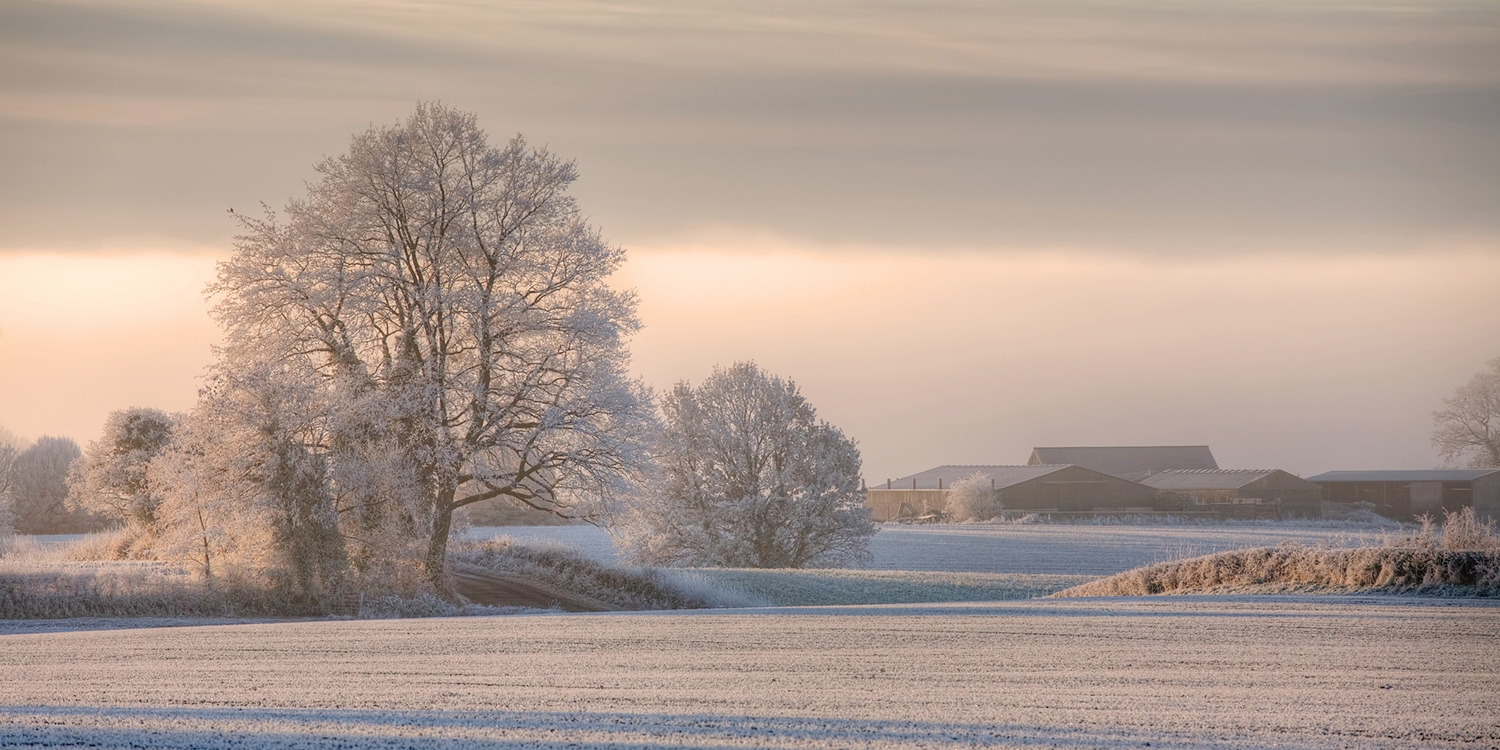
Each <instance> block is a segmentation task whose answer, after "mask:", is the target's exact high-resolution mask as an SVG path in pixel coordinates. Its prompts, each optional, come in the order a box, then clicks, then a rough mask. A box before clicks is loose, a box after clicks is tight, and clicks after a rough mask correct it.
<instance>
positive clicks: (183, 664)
mask: <svg viewBox="0 0 1500 750" xmlns="http://www.w3.org/2000/svg"><path fill="white" fill-rule="evenodd" d="M1497 634H1500V607H1497V606H1496V605H1495V602H1493V601H1478V600H1466V601H1427V600H1420V599H1413V598H1404V597H1369V598H1312V597H1307V598H1298V597H1280V598H1276V597H1244V598H1233V597H1221V598H1211V597H1174V598H1149V599H1134V600H1131V599H1092V600H1066V601H1050V600H1033V601H1023V602H1006V603H991V604H953V605H905V606H873V607H832V608H806V609H785V610H743V611H729V612H696V613H650V614H606V615H564V614H547V615H534V616H519V617H478V618H456V619H454V618H437V619H425V620H381V621H331V622H330V621H325V622H302V623H281V624H249V625H221V626H206V627H191V628H167V629H136V630H117V631H83V632H52V633H33V634H13V635H7V636H3V639H0V676H3V679H0V704H3V708H0V745H3V746H6V747H11V746H22V747H25V746H75V747H83V746H87V747H182V748H187V747H239V748H270V747H300V748H323V747H327V748H335V747H340V748H347V747H439V746H453V745H460V746H468V747H516V746H526V747H619V748H655V747H663V748H665V747H714V748H718V747H789V746H798V747H934V746H970V747H1063V748H1088V747H1100V748H1127V747H1129V748H1138V747H1148V746H1149V747H1153V748H1194V747H1236V748H1271V747H1293V748H1449V747H1451V748H1486V747H1495V746H1496V745H1497V744H1500V725H1497V722H1496V721H1495V717H1496V716H1500V650H1497V649H1496V639H1497Z"/></svg>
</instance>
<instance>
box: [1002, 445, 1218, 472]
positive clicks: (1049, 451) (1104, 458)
mask: <svg viewBox="0 0 1500 750" xmlns="http://www.w3.org/2000/svg"><path fill="white" fill-rule="evenodd" d="M1026 463H1027V464H1028V465H1033V466H1034V465H1039V464H1074V465H1076V466H1082V467H1084V468H1085V469H1093V470H1094V471H1098V472H1103V473H1105V474H1108V475H1110V476H1114V477H1120V478H1122V479H1129V480H1131V481H1139V480H1141V479H1142V478H1145V477H1148V476H1151V475H1152V474H1156V473H1159V472H1163V471H1170V470H1172V469H1217V468H1219V462H1218V461H1215V460H1214V454H1213V451H1210V450H1209V449H1208V446H1206V445H1114V446H1071V447H1052V448H1032V449H1031V459H1030V460H1028V461H1027V462H1026Z"/></svg>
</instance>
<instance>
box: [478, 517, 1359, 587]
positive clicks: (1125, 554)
mask: <svg viewBox="0 0 1500 750" xmlns="http://www.w3.org/2000/svg"><path fill="white" fill-rule="evenodd" d="M1381 534H1382V532H1379V531H1361V530H1344V529H1329V528H1316V527H1308V526H1296V525H1290V524H1288V525H1268V526H1248V525H1247V526H1073V525H1049V524H1038V525H1021V526H1011V525H995V526H991V525H984V524H947V525H934V526H897V525H894V524H888V525H885V526H882V527H880V532H879V533H877V534H876V535H875V538H874V539H873V540H872V541H871V544H870V551H871V553H872V555H873V559H872V560H871V561H870V564H869V565H867V566H866V567H867V568H868V569H871V570H914V571H922V570H928V571H947V572H954V573H1011V574H1014V573H1032V574H1034V573H1056V574H1063V575H1093V576H1103V575H1111V574H1114V573H1119V572H1121V571H1125V570H1129V569H1131V568H1136V567H1139V566H1142V565H1150V564H1151V563H1156V562H1163V561H1165V560H1173V559H1177V558H1182V557H1196V556H1198V555H1206V554H1210V553H1213V552H1223V551H1226V550H1231V549H1240V548H1242V547H1264V546H1275V545H1277V544H1280V543H1282V542H1286V541H1298V542H1302V543H1305V544H1318V543H1322V542H1330V543H1348V544H1358V543H1359V542H1360V541H1370V542H1378V541H1379V540H1380V537H1381ZM470 535H471V536H473V537H475V538H490V537H497V536H509V537H511V538H513V539H517V540H530V541H536V542H539V543H540V542H555V543H557V544H561V545H563V546H568V547H573V548H576V549H578V550H580V551H582V552H583V553H584V554H586V555H588V556H589V557H592V558H594V559H596V560H599V561H600V562H605V563H611V564H612V563H616V562H618V561H619V555H618V554H617V553H616V552H615V548H614V544H613V543H612V542H611V541H610V538H609V535H608V534H606V533H605V532H604V531H602V530H600V529H597V528H594V527H592V526H506V527H480V528H475V529H472V530H471V531H470Z"/></svg>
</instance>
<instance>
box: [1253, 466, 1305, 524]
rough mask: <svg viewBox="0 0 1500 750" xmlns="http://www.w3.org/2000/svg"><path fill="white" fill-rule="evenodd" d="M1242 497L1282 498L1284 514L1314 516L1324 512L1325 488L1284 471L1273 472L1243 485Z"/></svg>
mask: <svg viewBox="0 0 1500 750" xmlns="http://www.w3.org/2000/svg"><path fill="white" fill-rule="evenodd" d="M1240 497H1248V498H1259V499H1262V500H1276V499H1280V500H1281V503H1280V510H1281V515H1283V516H1298V517H1303V518H1313V517H1316V516H1319V515H1321V514H1322V512H1323V488H1322V487H1320V486H1318V485H1317V484H1314V483H1312V482H1309V481H1307V480H1306V479H1303V478H1301V477H1298V476H1294V475H1292V474H1288V473H1286V472H1284V471H1276V472H1273V473H1272V474H1271V475H1270V476H1267V477H1265V478H1264V479H1260V480H1257V481H1256V482H1254V483H1253V484H1251V485H1249V486H1246V487H1241V488H1240Z"/></svg>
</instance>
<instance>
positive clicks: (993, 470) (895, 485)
mask: <svg viewBox="0 0 1500 750" xmlns="http://www.w3.org/2000/svg"><path fill="white" fill-rule="evenodd" d="M1066 468H1068V466H1067V464H1061V465H1055V466H1054V465H1043V466H1037V465H1032V466H976V465H955V466H939V467H937V468H935V469H928V470H927V471H924V472H921V473H918V474H912V475H911V476H906V477H901V478H900V479H892V480H891V489H893V490H909V489H913V486H912V480H916V487H915V489H919V490H935V489H937V488H938V480H940V479H941V480H942V484H943V489H945V490H946V489H948V488H949V487H952V486H953V483H954V482H957V481H958V480H960V479H963V478H965V477H969V476H972V475H974V474H983V475H985V476H988V477H989V478H990V479H993V480H995V489H1000V488H1002V487H1009V486H1011V485H1015V484H1020V483H1022V482H1029V481H1031V480H1033V479H1036V478H1037V477H1044V476H1047V475H1048V474H1051V473H1052V472H1055V471H1059V470H1062V469H1066ZM869 488H870V489H872V490H883V489H885V488H886V487H885V483H884V482H881V483H880V484H870V485H869Z"/></svg>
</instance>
